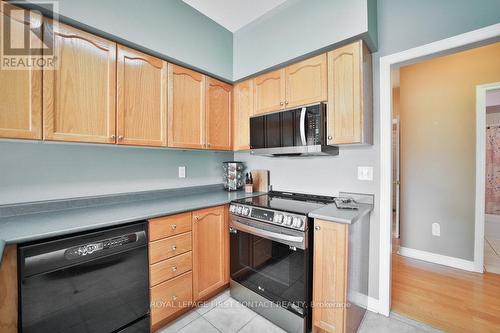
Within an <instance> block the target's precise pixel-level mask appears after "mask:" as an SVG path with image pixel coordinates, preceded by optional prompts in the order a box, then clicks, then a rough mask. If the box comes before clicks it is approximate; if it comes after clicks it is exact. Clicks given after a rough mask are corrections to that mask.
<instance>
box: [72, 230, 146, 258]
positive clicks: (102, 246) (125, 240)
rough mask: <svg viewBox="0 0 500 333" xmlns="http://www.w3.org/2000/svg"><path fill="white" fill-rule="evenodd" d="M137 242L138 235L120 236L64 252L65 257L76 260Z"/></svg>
mask: <svg viewBox="0 0 500 333" xmlns="http://www.w3.org/2000/svg"><path fill="white" fill-rule="evenodd" d="M136 241H137V234H135V233H133V234H128V235H123V236H118V237H114V238H109V239H105V240H102V241H98V242H93V243H89V244H84V245H80V246H75V247H72V248H70V249H67V250H66V251H65V252H64V257H65V258H66V259H69V260H71V259H76V258H80V257H84V256H86V255H89V254H92V253H95V252H97V251H102V250H107V249H113V248H115V247H119V246H122V245H125V244H129V243H133V242H136Z"/></svg>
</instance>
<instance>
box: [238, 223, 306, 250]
mask: <svg viewBox="0 0 500 333" xmlns="http://www.w3.org/2000/svg"><path fill="white" fill-rule="evenodd" d="M231 227H233V228H234V229H236V230H240V231H243V232H248V233H249V234H252V235H255V236H259V237H262V238H267V239H270V240H275V241H277V242H283V243H286V244H288V245H291V244H295V245H294V246H296V247H298V248H299V249H305V242H304V237H302V236H292V235H285V234H281V233H277V232H272V231H269V230H263V229H260V228H255V227H252V226H249V225H246V224H244V223H241V222H238V221H236V220H234V219H232V220H231Z"/></svg>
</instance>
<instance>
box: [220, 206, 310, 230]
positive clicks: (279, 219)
mask: <svg viewBox="0 0 500 333" xmlns="http://www.w3.org/2000/svg"><path fill="white" fill-rule="evenodd" d="M229 212H230V213H231V214H234V215H237V216H243V217H247V218H251V219H255V220H258V221H263V222H268V223H272V224H276V225H281V226H284V227H287V228H291V229H296V230H302V231H304V230H305V229H306V227H307V217H306V216H304V215H297V214H292V213H287V212H281V211H275V210H271V209H263V208H257V207H252V206H247V205H243V204H238V203H231V205H230V206H229Z"/></svg>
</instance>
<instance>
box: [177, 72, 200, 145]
mask: <svg viewBox="0 0 500 333" xmlns="http://www.w3.org/2000/svg"><path fill="white" fill-rule="evenodd" d="M168 76H169V80H168V82H169V85H168V146H169V147H177V148H198V149H202V148H205V76H204V75H202V74H200V73H197V72H195V71H192V70H190V69H187V68H183V67H180V66H177V65H173V64H169V65H168Z"/></svg>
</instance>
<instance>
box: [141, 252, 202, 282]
mask: <svg viewBox="0 0 500 333" xmlns="http://www.w3.org/2000/svg"><path fill="white" fill-rule="evenodd" d="M192 267H193V256H192V252H191V251H189V252H187V253H184V254H181V255H178V256H176V257H173V258H170V259H167V260H163V261H160V262H157V263H156V264H154V265H151V266H149V273H150V274H149V278H150V285H151V286H154V285H157V284H158V283H161V282H163V281H167V280H169V279H171V278H173V277H176V276H178V275H181V274H182V273H185V272H187V271H190V270H191V269H192Z"/></svg>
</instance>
